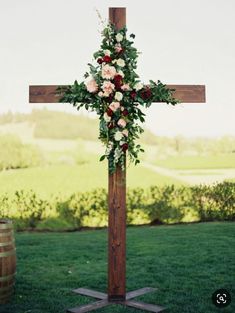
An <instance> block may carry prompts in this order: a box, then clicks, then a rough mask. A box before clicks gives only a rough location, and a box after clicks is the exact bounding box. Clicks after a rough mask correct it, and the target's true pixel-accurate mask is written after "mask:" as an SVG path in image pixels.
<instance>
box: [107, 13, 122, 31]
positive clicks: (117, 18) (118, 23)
mask: <svg viewBox="0 0 235 313" xmlns="http://www.w3.org/2000/svg"><path fill="white" fill-rule="evenodd" d="M109 21H110V23H112V24H113V25H114V26H115V28H116V29H117V30H119V29H122V28H123V27H125V26H126V8H109Z"/></svg>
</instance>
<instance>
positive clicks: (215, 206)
mask: <svg viewBox="0 0 235 313" xmlns="http://www.w3.org/2000/svg"><path fill="white" fill-rule="evenodd" d="M0 216H1V217H7V218H11V219H13V220H14V222H15V226H16V229H17V230H23V229H41V230H68V229H78V228H81V227H103V226H106V225H107V220H108V210H107V192H106V190H105V189H96V190H93V191H90V192H84V193H81V192H78V193H76V194H73V195H72V196H71V197H70V198H67V199H65V198H63V197H62V196H54V197H51V198H50V200H45V199H41V198H40V197H39V196H37V195H36V194H35V193H34V192H33V191H20V192H16V193H15V194H14V195H11V196H10V195H7V194H5V195H2V196H0ZM234 219H235V183H232V182H224V183H220V184H217V185H214V186H196V187H184V186H182V187H175V186H174V185H172V186H165V187H158V186H153V187H150V188H148V189H142V188H135V189H130V190H128V192H127V223H128V224H129V225H131V224H132V225H136V224H148V223H152V224H161V223H164V224H172V223H181V222H195V221H223V220H227V221H233V220H234Z"/></svg>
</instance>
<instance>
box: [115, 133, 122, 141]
mask: <svg viewBox="0 0 235 313" xmlns="http://www.w3.org/2000/svg"><path fill="white" fill-rule="evenodd" d="M122 137H123V134H122V133H121V132H120V131H117V132H116V133H115V135H114V139H115V140H116V141H120V140H121V139H122Z"/></svg>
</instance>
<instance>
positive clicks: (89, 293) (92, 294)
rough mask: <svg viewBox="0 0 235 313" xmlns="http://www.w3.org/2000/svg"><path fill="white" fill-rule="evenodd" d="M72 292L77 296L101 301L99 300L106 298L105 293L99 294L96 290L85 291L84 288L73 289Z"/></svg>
mask: <svg viewBox="0 0 235 313" xmlns="http://www.w3.org/2000/svg"><path fill="white" fill-rule="evenodd" d="M73 292H75V293H78V294H80V295H83V296H88V297H92V298H96V299H101V300H105V299H107V298H108V296H107V294H106V293H103V292H99V291H96V290H91V289H86V288H78V289H74V290H73Z"/></svg>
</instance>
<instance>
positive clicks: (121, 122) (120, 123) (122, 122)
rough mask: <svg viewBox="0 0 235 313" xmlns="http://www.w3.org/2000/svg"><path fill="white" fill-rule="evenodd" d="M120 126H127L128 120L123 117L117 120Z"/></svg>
mask: <svg viewBox="0 0 235 313" xmlns="http://www.w3.org/2000/svg"><path fill="white" fill-rule="evenodd" d="M117 124H118V126H121V127H123V128H124V127H126V121H125V120H124V119H123V118H120V120H118V122H117Z"/></svg>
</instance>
